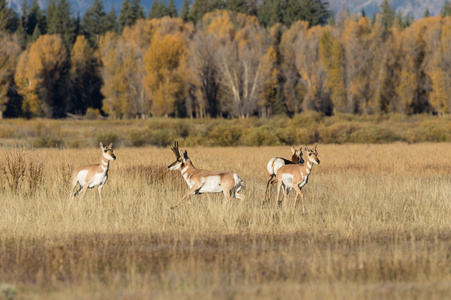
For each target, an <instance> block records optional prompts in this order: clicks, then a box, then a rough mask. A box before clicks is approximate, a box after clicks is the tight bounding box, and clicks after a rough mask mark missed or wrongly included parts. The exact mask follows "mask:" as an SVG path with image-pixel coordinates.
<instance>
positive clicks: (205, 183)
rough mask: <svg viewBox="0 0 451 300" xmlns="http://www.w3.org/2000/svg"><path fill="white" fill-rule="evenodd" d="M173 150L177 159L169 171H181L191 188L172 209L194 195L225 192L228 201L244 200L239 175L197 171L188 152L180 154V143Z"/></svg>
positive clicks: (175, 144) (241, 181)
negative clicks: (234, 199) (233, 199)
mask: <svg viewBox="0 0 451 300" xmlns="http://www.w3.org/2000/svg"><path fill="white" fill-rule="evenodd" d="M171 150H172V152H173V153H174V155H175V157H176V161H174V162H173V163H172V164H170V165H169V166H168V169H169V170H171V171H173V170H180V172H181V173H182V176H183V179H185V181H186V183H187V184H188V186H189V188H190V189H189V191H188V192H186V193H185V195H184V196H183V197H182V199H181V200H180V201H179V202H178V203H177V204H176V205H175V206H173V207H171V208H175V207H177V206H178V205H179V204H180V203H181V202H182V201H183V200H184V199H185V198H187V197H189V196H190V195H192V194H203V193H220V192H223V193H224V196H225V198H226V199H227V201H228V200H230V199H231V198H238V199H242V200H243V199H244V196H243V195H242V194H240V193H239V192H240V191H241V187H242V186H243V180H242V179H241V178H240V177H239V176H238V175H237V174H235V173H233V172H215V171H207V170H200V169H196V168H195V167H194V165H193V164H192V162H191V160H190V159H189V157H188V152H187V151H186V150H185V151H180V152H179V149H178V142H175V143H174V147H173V148H171Z"/></svg>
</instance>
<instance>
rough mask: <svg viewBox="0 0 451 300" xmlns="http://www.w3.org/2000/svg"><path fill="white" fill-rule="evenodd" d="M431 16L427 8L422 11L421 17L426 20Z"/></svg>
mask: <svg viewBox="0 0 451 300" xmlns="http://www.w3.org/2000/svg"><path fill="white" fill-rule="evenodd" d="M430 16H431V12H430V11H429V7H426V10H425V11H424V14H423V17H424V18H427V17H430Z"/></svg>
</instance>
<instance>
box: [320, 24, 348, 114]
mask: <svg viewBox="0 0 451 300" xmlns="http://www.w3.org/2000/svg"><path fill="white" fill-rule="evenodd" d="M319 51H320V59H321V63H322V64H323V66H324V67H325V69H326V72H327V79H326V82H325V87H326V89H327V90H328V91H329V92H330V93H331V96H330V98H331V101H332V105H333V111H334V113H336V112H345V111H346V89H345V85H344V78H343V60H344V54H343V49H342V47H341V45H340V42H339V41H338V39H337V38H336V37H334V36H332V34H331V32H330V31H329V30H325V31H324V32H323V34H322V35H321V38H320V45H319Z"/></svg>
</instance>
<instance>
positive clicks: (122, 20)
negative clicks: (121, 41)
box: [119, 0, 135, 32]
mask: <svg viewBox="0 0 451 300" xmlns="http://www.w3.org/2000/svg"><path fill="white" fill-rule="evenodd" d="M134 23H135V16H134V12H133V5H132V3H131V2H130V0H124V2H122V6H121V12H120V13H119V30H120V31H121V32H122V30H124V28H125V27H127V26H131V25H133V24H134Z"/></svg>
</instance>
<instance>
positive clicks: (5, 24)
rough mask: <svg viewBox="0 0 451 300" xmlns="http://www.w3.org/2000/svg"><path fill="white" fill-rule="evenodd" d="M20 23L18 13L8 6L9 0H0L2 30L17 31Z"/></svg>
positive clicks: (0, 25)
mask: <svg viewBox="0 0 451 300" xmlns="http://www.w3.org/2000/svg"><path fill="white" fill-rule="evenodd" d="M19 23H20V20H19V17H18V16H17V13H16V12H15V11H14V10H13V9H12V8H11V7H8V1H7V0H0V31H7V32H15V31H16V30H17V28H18V26H19Z"/></svg>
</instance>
